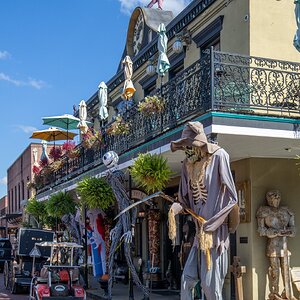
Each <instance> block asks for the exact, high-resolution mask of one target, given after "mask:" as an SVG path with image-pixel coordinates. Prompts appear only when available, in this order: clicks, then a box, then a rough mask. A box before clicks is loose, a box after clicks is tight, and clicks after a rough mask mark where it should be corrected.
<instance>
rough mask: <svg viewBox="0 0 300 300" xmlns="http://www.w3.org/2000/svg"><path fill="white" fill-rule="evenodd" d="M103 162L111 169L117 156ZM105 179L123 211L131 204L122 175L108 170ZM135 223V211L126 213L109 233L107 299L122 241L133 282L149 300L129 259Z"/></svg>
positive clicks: (104, 159)
mask: <svg viewBox="0 0 300 300" xmlns="http://www.w3.org/2000/svg"><path fill="white" fill-rule="evenodd" d="M103 162H104V164H105V165H106V167H108V168H109V169H110V168H113V167H115V166H116V165H117V163H118V155H117V154H116V153H115V152H113V151H109V152H107V153H106V154H105V155H104V156H103ZM106 179H107V182H108V183H109V185H110V186H111V187H112V190H113V192H114V194H115V197H116V200H117V202H118V208H119V211H123V210H124V209H125V208H127V207H128V206H129V205H130V204H131V202H130V199H129V198H128V195H127V193H126V190H125V187H124V173H123V172H122V171H120V170H114V171H112V170H109V172H108V173H107V177H106ZM135 221H136V210H133V211H132V215H130V213H129V212H126V213H124V214H122V215H121V216H120V217H119V219H118V222H117V224H116V225H115V227H114V228H113V229H112V230H111V232H110V238H111V246H110V251H109V263H108V274H109V280H108V299H112V284H113V264H114V255H115V252H116V249H117V247H118V245H119V243H120V241H121V240H123V241H124V254H125V257H126V261H127V264H128V267H129V269H130V272H131V276H132V278H133V281H134V283H135V284H136V286H137V287H138V288H139V289H140V290H142V292H143V295H144V299H149V291H148V289H147V288H146V287H145V286H144V285H143V284H142V283H141V281H140V279H139V276H138V274H137V272H136V269H135V267H134V264H133V261H132V257H131V249H130V244H131V242H132V236H133V234H134V226H135Z"/></svg>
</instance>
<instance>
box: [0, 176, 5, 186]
mask: <svg viewBox="0 0 300 300" xmlns="http://www.w3.org/2000/svg"><path fill="white" fill-rule="evenodd" d="M0 184H3V185H7V177H6V176H4V177H3V178H0Z"/></svg>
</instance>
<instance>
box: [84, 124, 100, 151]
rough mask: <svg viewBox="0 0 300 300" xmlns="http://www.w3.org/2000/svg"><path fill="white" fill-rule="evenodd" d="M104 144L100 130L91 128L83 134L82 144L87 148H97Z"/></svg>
mask: <svg viewBox="0 0 300 300" xmlns="http://www.w3.org/2000/svg"><path fill="white" fill-rule="evenodd" d="M102 144H103V139H102V134H101V132H100V131H98V130H91V129H88V131H87V132H86V133H85V134H83V135H82V146H83V147H84V148H85V149H91V148H97V147H100V146H101V145H102Z"/></svg>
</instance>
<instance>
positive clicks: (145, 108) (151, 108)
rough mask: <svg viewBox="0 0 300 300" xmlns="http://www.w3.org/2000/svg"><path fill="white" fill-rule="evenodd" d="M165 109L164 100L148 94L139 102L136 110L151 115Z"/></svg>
mask: <svg viewBox="0 0 300 300" xmlns="http://www.w3.org/2000/svg"><path fill="white" fill-rule="evenodd" d="M164 109H165V101H164V100H163V99H162V98H159V97H158V96H148V97H146V98H145V100H144V101H142V102H140V103H139V106H138V111H139V112H141V113H143V114H144V115H145V116H152V115H154V114H157V113H162V112H163V111H164Z"/></svg>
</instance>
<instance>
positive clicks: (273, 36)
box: [249, 0, 300, 62]
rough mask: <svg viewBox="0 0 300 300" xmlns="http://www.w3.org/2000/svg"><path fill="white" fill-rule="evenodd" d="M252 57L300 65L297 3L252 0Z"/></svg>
mask: <svg viewBox="0 0 300 300" xmlns="http://www.w3.org/2000/svg"><path fill="white" fill-rule="evenodd" d="M249 3H250V55H253V56H262V57H269V58H274V59H281V60H290V61H296V62H300V53H299V52H298V51H297V50H296V49H295V48H294V46H293V39H294V34H295V31H296V20H295V15H294V7H295V4H294V1H285V0H279V1H276V0H263V1H262V0H249Z"/></svg>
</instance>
